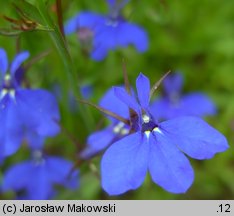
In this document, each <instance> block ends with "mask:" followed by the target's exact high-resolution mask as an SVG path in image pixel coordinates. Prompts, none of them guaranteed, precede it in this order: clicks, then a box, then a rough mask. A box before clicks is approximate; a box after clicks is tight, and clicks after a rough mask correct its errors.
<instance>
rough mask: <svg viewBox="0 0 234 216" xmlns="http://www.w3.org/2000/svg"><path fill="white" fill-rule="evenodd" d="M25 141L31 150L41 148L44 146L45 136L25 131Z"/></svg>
mask: <svg viewBox="0 0 234 216" xmlns="http://www.w3.org/2000/svg"><path fill="white" fill-rule="evenodd" d="M25 136H26V139H27V143H28V145H29V146H30V148H31V150H41V149H42V148H43V146H44V142H45V137H43V136H40V135H38V134H37V133H36V132H35V131H32V130H27V131H26V135H25Z"/></svg>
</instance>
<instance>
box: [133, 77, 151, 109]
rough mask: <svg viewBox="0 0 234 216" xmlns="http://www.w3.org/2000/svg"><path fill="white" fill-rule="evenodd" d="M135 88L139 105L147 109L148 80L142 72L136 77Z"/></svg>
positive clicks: (148, 97) (148, 95)
mask: <svg viewBox="0 0 234 216" xmlns="http://www.w3.org/2000/svg"><path fill="white" fill-rule="evenodd" d="M136 88H137V95H138V99H139V102H140V104H141V106H142V107H143V108H144V109H147V108H148V105H149V101H150V81H149V79H148V78H147V77H146V76H145V75H144V74H142V73H140V75H139V76H138V77H137V80H136Z"/></svg>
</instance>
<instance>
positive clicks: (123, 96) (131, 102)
mask: <svg viewBox="0 0 234 216" xmlns="http://www.w3.org/2000/svg"><path fill="white" fill-rule="evenodd" d="M113 89H114V93H115V95H116V96H117V97H118V98H119V99H120V100H121V101H122V102H123V103H125V104H126V105H127V106H128V107H129V108H131V109H133V110H135V111H136V112H137V113H138V114H139V113H140V112H141V108H140V106H139V104H138V103H137V101H136V99H135V98H134V97H132V96H131V95H129V94H128V93H127V92H126V91H125V90H124V89H123V88H120V87H113ZM139 115H140V114H139Z"/></svg>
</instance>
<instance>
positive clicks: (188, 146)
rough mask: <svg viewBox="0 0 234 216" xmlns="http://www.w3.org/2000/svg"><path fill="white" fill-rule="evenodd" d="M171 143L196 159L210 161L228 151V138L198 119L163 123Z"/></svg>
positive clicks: (182, 118) (174, 120) (184, 118)
mask: <svg viewBox="0 0 234 216" xmlns="http://www.w3.org/2000/svg"><path fill="white" fill-rule="evenodd" d="M161 127H162V128H163V129H164V130H165V131H166V132H167V135H168V136H169V137H170V139H171V141H172V142H174V143H175V144H176V145H177V146H178V147H179V148H180V149H181V150H182V151H183V152H185V153H186V154H187V155H189V156H190V157H192V158H195V159H209V158H212V157H213V156H214V155H215V154H216V153H218V152H223V151H225V150H227V148H228V143H227V140H226V138H225V137H224V136H223V135H222V134H221V133H220V132H219V131H217V130H216V129H214V128H213V127H211V126H210V125H209V124H207V123H206V122H205V121H203V120H202V119H200V118H198V117H178V118H175V119H171V120H168V121H165V122H163V123H161Z"/></svg>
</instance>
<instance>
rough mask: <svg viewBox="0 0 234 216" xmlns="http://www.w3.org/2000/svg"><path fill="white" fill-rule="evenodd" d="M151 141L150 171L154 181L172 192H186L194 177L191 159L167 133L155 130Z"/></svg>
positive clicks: (150, 138)
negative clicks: (163, 133)
mask: <svg viewBox="0 0 234 216" xmlns="http://www.w3.org/2000/svg"><path fill="white" fill-rule="evenodd" d="M149 143H150V156H149V171H150V174H151V177H152V179H153V181H154V182H155V183H156V184H158V185H160V186H161V187H162V188H164V189H165V190H167V191H169V192H171V193H185V192H186V191H187V190H188V188H189V187H190V186H191V184H192V182H193V179H194V174H193V169H192V167H191V165H190V163H189V160H188V159H187V158H186V157H185V156H184V154H183V153H182V152H180V151H179V149H177V147H176V146H175V145H174V144H173V143H172V142H171V140H170V139H168V138H167V137H166V135H162V134H161V133H158V132H154V134H153V135H151V136H150V137H149Z"/></svg>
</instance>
